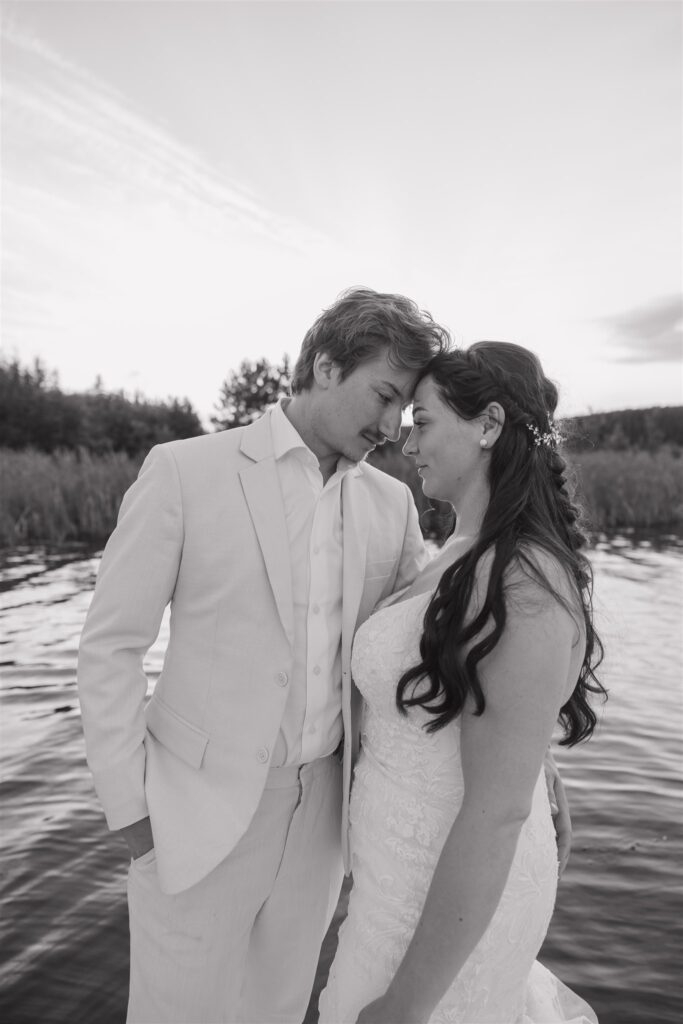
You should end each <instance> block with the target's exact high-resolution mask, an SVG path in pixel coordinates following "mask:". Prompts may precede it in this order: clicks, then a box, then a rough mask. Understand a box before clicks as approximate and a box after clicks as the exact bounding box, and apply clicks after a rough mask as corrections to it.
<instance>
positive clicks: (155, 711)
mask: <svg viewBox="0 0 683 1024" xmlns="http://www.w3.org/2000/svg"><path fill="white" fill-rule="evenodd" d="M145 718H146V719H147V729H148V731H149V732H150V733H151V734H152V736H154V738H155V739H156V740H158V741H159V743H161V745H162V746H163V747H166V749H167V750H170V751H171V753H172V754H175V755H176V757H179V758H181V760H183V761H186V762H187V764H189V765H190V766H191V767H192V768H201V766H202V761H203V760H204V752H205V751H206V747H207V744H208V742H209V735H208V733H205V732H204V730H203V729H199V728H198V727H197V726H196V725H192V723H191V722H188V721H187V720H186V719H184V718H182V717H181V716H180V715H178V714H176V712H175V711H173V709H172V708H170V707H169V706H168V704H165V703H164V702H163V701H162V700H161V698H160V697H157V696H153V697H152V699H151V700H150V702H149V704H148V705H147V708H146V710H145Z"/></svg>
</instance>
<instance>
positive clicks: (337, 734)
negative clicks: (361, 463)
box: [264, 399, 360, 766]
mask: <svg viewBox="0 0 683 1024" xmlns="http://www.w3.org/2000/svg"><path fill="white" fill-rule="evenodd" d="M287 404H288V400H287V399H285V400H284V401H282V402H280V403H278V405H277V406H276V407H275V408H274V409H273V415H272V418H271V431H272V438H273V451H274V454H275V459H276V464H277V471H278V476H279V480H280V488H281V491H282V500H283V504H284V510H285V520H286V523H287V535H288V538H289V554H290V564H291V571H292V599H293V604H294V668H293V671H292V676H291V678H288V679H287V680H286V681H285V680H283V685H285V686H288V687H289V696H288V699H287V705H286V708H285V713H284V715H283V718H282V723H281V726H280V732H279V734H278V738H277V742H276V744H275V749H274V751H273V757H272V760H271V764H272V765H273V766H278V765H290V764H305V763H307V762H309V761H313V760H315V759H316V758H318V757H325V756H326V755H327V754H331V753H332V751H334V750H335V749H336V747H337V746H338V744H339V741H340V740H341V738H342V732H343V726H342V716H341V622H342V507H341V485H342V480H343V479H344V477H345V476H346V474H347V473H354V472H355V473H359V472H360V469H359V468H358V465H357V464H356V463H354V462H350V461H349V460H348V459H345V458H344V457H341V458H340V459H339V462H338V463H337V468H336V471H335V472H334V474H333V475H332V476H331V477H330V479H329V480H328V481H327V483H326V484H325V485H324V486H323V477H322V473H321V472H320V467H319V464H318V460H317V458H316V457H315V455H314V454H313V452H312V451H311V450H310V448H308V447H307V446H306V445H305V444H304V442H303V440H302V439H301V437H300V435H299V433H298V432H297V431H296V429H295V428H294V426H293V425H292V424H291V423H290V421H289V419H288V418H287V415H286V413H285V409H286V406H287ZM264 642H267V638H264Z"/></svg>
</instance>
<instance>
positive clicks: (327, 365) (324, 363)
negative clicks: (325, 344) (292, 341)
mask: <svg viewBox="0 0 683 1024" xmlns="http://www.w3.org/2000/svg"><path fill="white" fill-rule="evenodd" d="M336 366H337V364H336V363H335V362H334V360H333V359H332V358H331V357H330V355H329V354H328V353H327V352H318V353H317V354H316V356H315V358H314V360H313V379H314V380H315V382H316V384H317V385H318V387H319V388H322V390H323V391H327V389H328V388H329V387H330V385H331V384H332V382H333V380H334V377H335V372H334V371H335V369H336Z"/></svg>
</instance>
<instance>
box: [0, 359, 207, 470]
mask: <svg viewBox="0 0 683 1024" xmlns="http://www.w3.org/2000/svg"><path fill="white" fill-rule="evenodd" d="M203 433H204V431H203V429H202V425H201V422H200V420H199V417H198V416H197V414H196V412H195V411H194V409H193V408H192V406H191V405H190V403H189V402H188V401H187V399H184V400H182V401H180V400H178V399H177V398H172V399H168V401H166V402H150V401H147V400H145V399H143V398H141V397H140V396H136V397H135V398H133V399H130V398H127V397H126V396H125V395H124V394H123V393H122V392H119V393H117V394H111V393H107V392H105V391H102V390H101V385H100V386H96V387H95V388H94V389H93V390H91V391H88V392H84V393H73V394H67V393H65V392H63V391H61V390H60V388H59V384H58V380H57V376H56V374H49V373H48V372H47V371H46V369H45V367H44V366H43V364H42V362H41V361H40V360H36V362H35V363H34V365H33V367H31V368H24V367H22V366H21V365H20V364H19V363H18V361H17V360H16V359H15V360H13V361H12V362H5V361H0V446H2V447H5V448H37V449H38V450H40V451H44V452H54V451H58V450H61V449H85V450H86V451H89V452H93V453H95V454H103V453H105V452H126V454H128V455H137V454H139V453H141V452H143V451H147V450H148V449H149V448H151V447H152V445H154V444H159V443H161V442H163V441H173V440H175V439H177V438H184V437H196V436H197V435H198V434H203Z"/></svg>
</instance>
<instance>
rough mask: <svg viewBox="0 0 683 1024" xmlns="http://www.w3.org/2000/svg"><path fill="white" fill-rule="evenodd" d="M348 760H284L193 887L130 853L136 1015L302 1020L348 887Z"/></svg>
mask: <svg viewBox="0 0 683 1024" xmlns="http://www.w3.org/2000/svg"><path fill="white" fill-rule="evenodd" d="M341 795H342V782H341V763H340V760H339V758H338V756H337V755H336V754H332V755H330V756H329V757H326V758H321V759H320V760H319V761H314V762H312V763H311V764H308V765H304V766H303V767H301V768H300V769H298V768H296V767H293V768H273V769H271V771H270V773H269V775H268V782H267V784H266V789H265V790H264V793H263V797H262V799H261V802H260V803H259V806H258V808H257V811H256V814H255V816H254V819H253V821H252V822H251V824H250V826H249V828H248V830H247V832H246V833H245V834H244V835H243V836H242V838H241V839H240V841H239V843H238V844H237V846H236V847H235V848H234V850H232V852H231V853H230V854H229V856H228V857H226V859H225V860H224V861H223V862H222V863H221V864H219V865H218V867H216V868H215V869H214V870H213V871H212V872H211V873H210V874H209V875H207V877H206V878H204V879H202V881H200V882H198V883H197V885H194V886H192V888H190V889H187V890H186V891H185V892H181V893H178V894H177V895H173V896H169V895H167V894H166V893H163V892H162V891H161V890H160V888H159V885H158V882H157V877H156V868H155V860H154V853H153V851H150V853H148V854H144V855H143V856H142V857H141V858H139V859H138V860H136V861H133V862H132V863H131V866H130V869H129V873H128V909H129V917H130V999H129V1004H128V1024H214V1022H215V1024H218V1022H221V1024H228V1022H230V1024H285V1022H286V1024H301V1021H302V1020H303V1018H304V1014H305V1013H306V1008H307V1006H308V1001H309V998H310V993H311V989H312V987H313V982H314V980H315V969H316V966H317V963H318V954H319V952H320V945H321V943H322V940H323V938H324V936H325V932H326V931H327V928H328V926H329V923H330V920H331V918H332V914H333V913H334V909H335V907H336V904H337V900H338V898H339V890H340V886H341V882H342V877H343V868H342V861H341V849H340V827H341V826H340V822H341Z"/></svg>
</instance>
